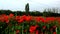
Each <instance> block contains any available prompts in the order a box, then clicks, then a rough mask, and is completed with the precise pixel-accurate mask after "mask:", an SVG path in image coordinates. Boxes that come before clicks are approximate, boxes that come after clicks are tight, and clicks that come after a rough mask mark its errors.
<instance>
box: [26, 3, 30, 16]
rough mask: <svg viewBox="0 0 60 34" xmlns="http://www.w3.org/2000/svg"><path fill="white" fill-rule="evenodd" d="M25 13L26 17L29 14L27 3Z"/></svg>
mask: <svg viewBox="0 0 60 34" xmlns="http://www.w3.org/2000/svg"><path fill="white" fill-rule="evenodd" d="M25 11H26V15H28V14H29V3H27V4H26V6H25Z"/></svg>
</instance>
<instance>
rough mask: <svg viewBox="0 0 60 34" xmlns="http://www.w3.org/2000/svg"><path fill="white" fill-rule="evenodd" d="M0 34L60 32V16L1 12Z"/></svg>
mask: <svg viewBox="0 0 60 34" xmlns="http://www.w3.org/2000/svg"><path fill="white" fill-rule="evenodd" d="M0 34H60V17H43V16H30V15H28V16H26V15H23V16H20V15H18V16H17V15H14V14H12V13H11V14H9V15H6V14H1V15H0Z"/></svg>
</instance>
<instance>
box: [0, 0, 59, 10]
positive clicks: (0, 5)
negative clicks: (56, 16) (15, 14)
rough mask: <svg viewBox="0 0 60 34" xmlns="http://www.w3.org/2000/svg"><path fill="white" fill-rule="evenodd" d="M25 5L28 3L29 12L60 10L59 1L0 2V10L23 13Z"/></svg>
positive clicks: (24, 0) (5, 0) (23, 0)
mask: <svg viewBox="0 0 60 34" xmlns="http://www.w3.org/2000/svg"><path fill="white" fill-rule="evenodd" d="M27 3H29V6H30V11H34V10H37V11H41V10H44V9H46V8H60V0H0V10H1V9H3V10H13V11H16V10H21V11H24V10H25V5H26V4H27Z"/></svg>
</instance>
